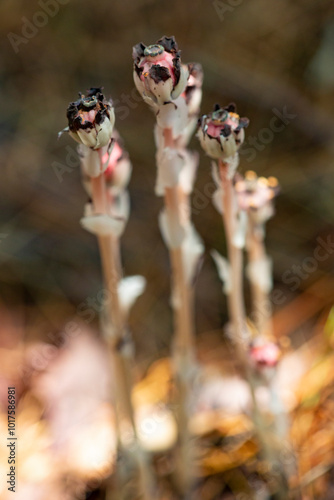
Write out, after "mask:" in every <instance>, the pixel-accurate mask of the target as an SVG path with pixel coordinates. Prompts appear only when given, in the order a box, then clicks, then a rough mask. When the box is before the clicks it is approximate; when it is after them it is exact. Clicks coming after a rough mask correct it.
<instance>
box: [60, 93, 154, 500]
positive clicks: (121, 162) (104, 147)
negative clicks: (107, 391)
mask: <svg viewBox="0 0 334 500" xmlns="http://www.w3.org/2000/svg"><path fill="white" fill-rule="evenodd" d="M79 95H80V97H79V100H78V101H76V102H72V103H70V104H69V106H68V109H67V118H68V128H67V131H68V132H69V134H70V135H71V137H73V138H74V139H75V140H76V141H77V142H79V147H78V152H79V156H80V158H81V170H82V175H83V183H84V187H85V189H86V191H87V194H88V196H89V200H90V201H88V202H87V204H86V205H85V209H84V215H83V217H82V219H81V221H80V223H81V225H82V227H83V228H84V229H86V230H87V231H89V232H90V233H92V234H94V235H95V236H96V237H97V239H98V244H99V249H100V254H101V260H102V270H103V277H104V286H105V289H106V291H107V292H108V301H106V304H107V306H106V311H105V312H104V325H103V329H104V332H105V336H106V340H107V342H108V344H109V347H110V352H111V355H112V362H113V363H112V370H113V377H112V378H113V379H114V381H115V383H114V390H115V394H116V398H115V399H116V416H117V422H118V441H119V445H120V446H121V448H120V449H119V451H120V450H121V449H122V447H123V446H126V445H128V444H129V443H128V442H127V441H125V440H124V439H125V438H124V436H125V435H126V436H129V435H130V436H131V443H132V444H131V446H132V451H133V455H134V458H135V461H136V463H137V467H138V471H139V477H140V479H141V489H142V493H143V496H144V498H145V499H146V500H149V499H150V498H152V481H151V480H150V472H149V469H148V466H147V464H146V458H145V456H144V454H143V450H142V448H141V446H140V442H139V440H138V436H137V430H136V425H135V416H134V411H133V406H132V401H131V390H132V381H131V366H132V365H131V361H132V352H133V347H132V340H131V336H130V335H129V329H128V327H127V314H128V311H129V308H130V307H131V305H132V303H133V302H134V301H135V299H136V298H137V297H138V296H139V295H140V294H141V293H142V292H143V290H144V287H145V280H144V278H143V277H141V276H132V277H127V278H122V265H121V257H120V236H121V235H122V233H123V231H124V229H125V225H126V221H127V219H128V215H129V210H130V207H129V197H128V193H127V190H126V187H127V183H128V181H129V178H130V174H131V163H130V160H129V156H128V154H127V153H126V151H125V150H124V148H123V145H122V142H121V139H120V137H119V134H118V133H117V131H116V130H115V129H114V123H115V117H114V110H113V106H112V102H111V101H107V100H106V99H105V98H104V96H103V94H102V90H101V89H100V88H91V89H90V90H89V91H88V93H87V96H84V95H82V94H79ZM124 432H125V434H124Z"/></svg>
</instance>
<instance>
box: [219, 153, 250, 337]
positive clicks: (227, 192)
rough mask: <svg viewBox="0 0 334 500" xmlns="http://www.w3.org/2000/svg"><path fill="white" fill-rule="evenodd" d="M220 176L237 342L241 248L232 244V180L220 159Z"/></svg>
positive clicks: (241, 319) (241, 321)
mask: <svg viewBox="0 0 334 500" xmlns="http://www.w3.org/2000/svg"><path fill="white" fill-rule="evenodd" d="M219 169H220V177H221V182H222V188H223V189H222V190H223V224H224V227H225V234H226V242H227V253H228V258H229V263H230V273H231V274H230V280H231V290H230V293H229V294H228V297H227V300H228V309H229V314H230V319H231V322H232V325H233V330H234V332H233V333H234V335H235V337H236V340H237V344H239V343H241V342H242V341H243V340H245V306H244V302H243V286H242V283H243V281H242V274H243V273H242V267H243V258H242V249H241V248H239V247H237V246H236V245H235V244H234V241H233V237H234V234H235V229H236V213H235V206H236V205H235V201H236V200H235V193H234V188H233V180H232V179H230V178H229V177H228V165H227V164H226V163H224V162H223V161H222V160H220V162H219Z"/></svg>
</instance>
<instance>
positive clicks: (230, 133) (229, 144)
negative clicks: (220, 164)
mask: <svg viewBox="0 0 334 500" xmlns="http://www.w3.org/2000/svg"><path fill="white" fill-rule="evenodd" d="M248 124H249V120H248V118H240V117H239V115H238V114H237V113H236V107H235V104H233V103H231V104H229V105H228V106H226V107H225V108H220V106H219V105H218V104H216V106H215V109H214V111H213V112H212V113H209V114H208V115H203V116H202V117H201V119H200V120H199V123H198V126H199V128H198V132H197V137H198V138H199V140H200V143H201V146H202V148H203V149H204V151H206V153H207V154H208V155H209V156H210V157H211V158H213V159H221V160H226V159H228V158H231V157H233V156H234V155H235V154H236V153H237V151H238V150H239V148H240V146H241V145H242V143H243V142H244V139H245V132H244V128H246V127H247V126H248Z"/></svg>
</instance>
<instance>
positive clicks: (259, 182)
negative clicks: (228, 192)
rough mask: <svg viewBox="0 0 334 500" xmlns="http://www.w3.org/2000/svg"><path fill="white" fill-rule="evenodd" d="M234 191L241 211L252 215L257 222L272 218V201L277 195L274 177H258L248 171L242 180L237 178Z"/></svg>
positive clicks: (277, 186)
mask: <svg viewBox="0 0 334 500" xmlns="http://www.w3.org/2000/svg"><path fill="white" fill-rule="evenodd" d="M235 190H236V193H237V200H238V205H239V208H240V209H241V210H245V211H247V212H250V213H252V214H253V215H254V217H256V219H257V220H258V221H259V222H265V221H266V220H268V219H269V218H270V217H272V215H273V213H274V207H273V204H272V200H273V199H274V197H275V196H277V194H278V193H279V184H278V180H277V179H276V177H268V178H265V177H258V176H257V175H256V173H255V172H253V171H252V170H249V171H248V172H246V174H245V177H244V178H242V177H241V176H239V178H238V179H237V182H236V184H235Z"/></svg>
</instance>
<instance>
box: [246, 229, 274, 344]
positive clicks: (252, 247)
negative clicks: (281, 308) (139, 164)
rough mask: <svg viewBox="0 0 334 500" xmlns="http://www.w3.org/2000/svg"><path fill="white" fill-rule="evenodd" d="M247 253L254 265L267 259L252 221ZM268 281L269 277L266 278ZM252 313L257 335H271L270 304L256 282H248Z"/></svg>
mask: <svg viewBox="0 0 334 500" xmlns="http://www.w3.org/2000/svg"><path fill="white" fill-rule="evenodd" d="M247 240H248V241H247V253H248V261H249V262H250V263H256V262H258V261H263V260H265V259H266V258H267V254H266V249H265V245H264V240H263V231H262V230H257V228H256V224H255V223H254V221H252V220H250V222H249V233H248V238H247ZM268 278H269V279H270V277H268ZM250 285H251V293H252V302H253V313H254V318H255V326H256V329H257V331H258V333H259V335H267V336H269V337H271V336H272V334H273V327H272V319H271V312H272V311H271V302H270V299H269V296H268V293H267V292H266V291H264V290H263V289H262V288H261V287H260V286H259V285H258V284H257V283H256V282H254V281H253V280H250Z"/></svg>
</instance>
